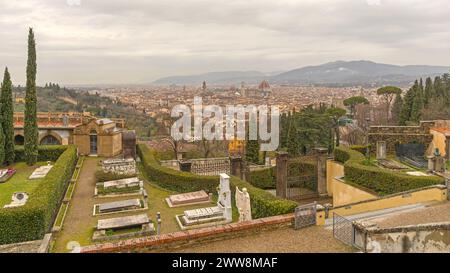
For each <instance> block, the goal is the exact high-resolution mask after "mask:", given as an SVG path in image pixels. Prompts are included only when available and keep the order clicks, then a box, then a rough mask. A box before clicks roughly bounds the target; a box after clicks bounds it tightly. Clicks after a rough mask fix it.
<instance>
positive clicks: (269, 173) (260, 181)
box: [248, 167, 277, 189]
mask: <svg viewBox="0 0 450 273" xmlns="http://www.w3.org/2000/svg"><path fill="white" fill-rule="evenodd" d="M248 182H249V183H250V184H252V185H253V186H255V187H257V188H260V189H274V188H276V182H277V177H276V167H271V168H267V169H260V170H254V171H252V172H250V174H249V177H248Z"/></svg>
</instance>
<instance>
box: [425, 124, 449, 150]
mask: <svg viewBox="0 0 450 273" xmlns="http://www.w3.org/2000/svg"><path fill="white" fill-rule="evenodd" d="M430 133H431V134H432V135H433V141H432V142H431V144H430V146H429V147H428V150H427V155H432V154H433V153H434V151H435V149H436V148H439V151H440V152H441V155H442V156H445V155H446V149H445V146H446V145H445V141H446V138H445V135H444V134H443V133H441V132H438V131H434V130H433V129H431V130H430Z"/></svg>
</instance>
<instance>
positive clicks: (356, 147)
mask: <svg viewBox="0 0 450 273" xmlns="http://www.w3.org/2000/svg"><path fill="white" fill-rule="evenodd" d="M350 149H352V150H355V151H357V152H360V153H361V154H363V155H365V154H366V152H367V146H366V145H352V146H350Z"/></svg>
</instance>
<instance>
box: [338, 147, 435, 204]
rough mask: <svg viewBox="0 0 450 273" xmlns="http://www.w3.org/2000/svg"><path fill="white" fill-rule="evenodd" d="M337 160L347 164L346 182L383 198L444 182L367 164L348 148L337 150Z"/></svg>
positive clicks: (345, 169) (345, 171) (431, 177)
mask: <svg viewBox="0 0 450 273" xmlns="http://www.w3.org/2000/svg"><path fill="white" fill-rule="evenodd" d="M335 160H337V161H339V162H342V163H345V164H344V173H345V180H346V181H349V182H350V183H354V184H356V185H359V186H361V187H364V188H367V189H369V190H372V191H375V192H376V193H377V194H379V195H381V196H383V195H389V194H394V193H399V192H403V191H408V190H413V189H418V188H422V187H427V186H432V185H438V184H442V183H443V182H444V181H443V179H442V178H440V177H437V176H411V175H408V174H406V173H403V172H400V171H392V170H388V169H383V168H379V167H377V166H373V165H369V164H365V163H364V162H365V158H364V156H363V155H362V154H361V153H359V152H357V151H355V150H351V149H348V148H343V147H339V148H336V149H335Z"/></svg>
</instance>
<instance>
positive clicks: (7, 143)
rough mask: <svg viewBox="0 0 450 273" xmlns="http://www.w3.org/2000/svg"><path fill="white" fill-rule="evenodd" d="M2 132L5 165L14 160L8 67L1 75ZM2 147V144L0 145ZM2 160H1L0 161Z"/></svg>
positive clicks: (12, 104) (12, 118) (10, 86)
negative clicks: (2, 75)
mask: <svg viewBox="0 0 450 273" xmlns="http://www.w3.org/2000/svg"><path fill="white" fill-rule="evenodd" d="M0 103H1V105H2V108H1V116H2V122H1V123H2V124H1V125H2V128H3V129H2V132H3V134H4V148H5V150H4V153H5V156H4V161H5V162H6V164H7V165H9V164H11V163H13V162H14V157H15V152H14V116H13V115H14V102H13V96H12V82H11V76H10V75H9V72H8V68H6V69H5V75H4V77H3V84H2V94H1V97H0ZM2 147H3V146H2ZM1 162H3V161H1Z"/></svg>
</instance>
